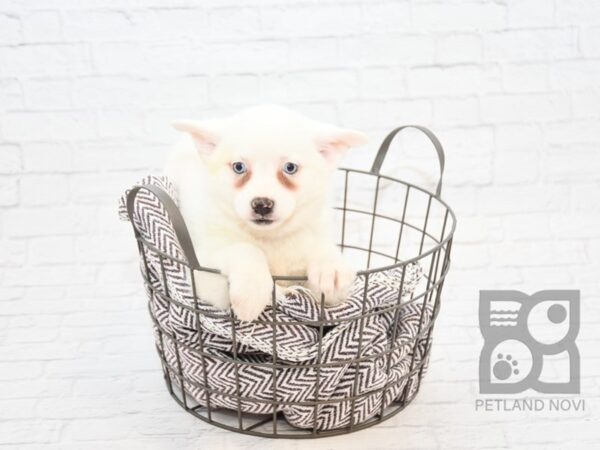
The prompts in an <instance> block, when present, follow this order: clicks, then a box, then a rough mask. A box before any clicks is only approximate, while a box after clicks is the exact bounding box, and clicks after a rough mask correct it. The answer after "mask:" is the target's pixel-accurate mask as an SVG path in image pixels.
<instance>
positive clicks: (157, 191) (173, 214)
mask: <svg viewBox="0 0 600 450" xmlns="http://www.w3.org/2000/svg"><path fill="white" fill-rule="evenodd" d="M141 189H146V190H147V191H150V192H151V193H152V194H154V195H155V196H156V198H157V199H158V200H159V201H160V202H161V203H162V205H163V206H164V208H165V210H166V211H167V215H168V217H169V219H170V220H171V224H172V225H173V230H174V231H175V236H176V237H177V240H178V241H179V246H180V247H181V250H182V251H183V254H184V256H185V258H186V259H187V262H188V264H189V265H190V267H191V268H193V269H198V268H200V264H198V259H197V258H196V252H195V251H194V245H193V244H192V238H191V237H190V233H189V231H188V228H187V226H186V224H185V221H184V220H183V216H182V215H181V212H180V211H179V208H178V207H177V205H176V204H175V201H173V199H172V198H171V197H170V196H169V194H167V193H166V192H165V191H164V190H163V189H161V188H160V187H158V186H155V185H152V184H143V185H137V186H135V187H134V188H133V189H131V190H130V191H129V193H128V194H127V215H128V216H129V221H130V222H131V225H132V226H133V230H134V232H135V235H136V238H139V237H140V233H139V231H138V230H137V228H136V227H135V222H134V220H133V216H134V214H135V208H134V205H135V198H136V196H137V195H138V192H139V191H140V190H141Z"/></svg>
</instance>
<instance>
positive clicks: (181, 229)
mask: <svg viewBox="0 0 600 450" xmlns="http://www.w3.org/2000/svg"><path fill="white" fill-rule="evenodd" d="M337 170H338V171H341V172H345V173H346V174H348V173H358V174H362V175H370V176H373V177H376V178H378V179H380V178H381V179H385V180H389V181H393V182H396V183H400V184H403V185H405V186H407V187H409V188H411V189H416V190H418V191H421V192H422V193H424V194H427V195H428V196H429V201H431V200H433V199H435V200H436V201H437V202H438V203H439V204H441V205H442V206H443V207H444V208H445V209H446V212H447V214H448V215H449V216H450V217H451V221H452V223H451V228H450V230H449V231H448V233H447V235H446V237H444V238H443V239H442V240H441V241H440V242H438V243H436V244H435V245H433V246H432V247H431V248H430V249H428V250H426V251H424V252H421V253H419V254H418V255H416V256H413V257H411V258H408V259H405V260H402V261H399V262H397V263H394V264H389V265H385V266H379V267H373V268H370V269H363V270H358V271H357V272H356V275H357V276H361V275H363V276H369V275H370V274H373V273H378V272H384V271H388V270H392V269H397V268H401V267H405V266H407V265H409V264H412V263H415V262H417V261H419V260H421V259H424V258H426V257H427V256H429V255H431V254H432V253H434V252H436V251H438V250H439V249H440V248H442V247H443V246H444V245H447V244H448V242H449V241H451V240H452V238H453V236H454V232H455V231H456V215H455V214H454V211H453V210H452V208H451V207H450V206H449V205H448V203H446V202H445V201H444V200H442V198H441V196H438V195H436V194H434V193H433V192H430V191H428V190H427V189H425V188H423V187H420V186H417V185H416V184H414V183H409V182H408V181H404V180H401V179H399V178H395V177H391V176H389V175H383V174H380V173H374V172H371V171H368V170H362V169H355V168H349V167H339V168H337ZM141 189H146V190H148V191H151V192H152V193H153V194H155V195H156V196H157V197H159V200H160V201H161V202H162V203H163V205H164V207H165V209H166V211H167V214H168V216H169V219H170V221H171V223H172V225H173V230H174V231H175V235H176V236H177V239H178V241H179V243H180V246H181V249H182V251H183V254H184V257H185V259H186V260H187V261H179V262H182V263H184V264H185V265H187V266H188V267H190V268H191V269H192V270H196V271H200V272H210V273H215V274H220V275H223V276H225V275H224V274H223V273H222V272H221V271H220V270H218V269H214V268H211V267H208V266H203V265H201V264H200V263H199V262H198V259H197V256H196V251H195V249H194V246H193V243H192V240H191V237H190V234H189V231H188V227H187V224H186V223H185V220H184V218H183V216H182V214H181V211H180V210H179V207H178V206H177V204H176V203H175V201H174V199H172V198H171V196H170V195H169V194H168V193H167V192H165V191H164V190H163V189H162V188H161V187H159V186H156V185H150V184H138V185H136V186H134V188H132V189H131V190H130V191H129V193H128V194H127V202H126V203H127V214H128V216H129V220H130V222H131V223H132V225H134V226H133V228H134V230H135V234H136V238H137V239H138V240H141V241H143V242H144V243H148V242H147V241H146V240H145V239H144V238H143V237H142V236H141V235H140V233H139V232H138V230H137V229H136V227H135V223H134V220H133V216H134V204H135V197H136V195H137V193H138V192H139V191H140V190H141ZM161 253H162V252H161ZM164 256H165V257H168V258H171V259H174V260H177V258H175V257H174V256H173V255H168V254H164ZM271 276H272V277H273V279H275V280H277V281H281V280H285V281H306V280H307V277H306V276H299V275H278V274H271Z"/></svg>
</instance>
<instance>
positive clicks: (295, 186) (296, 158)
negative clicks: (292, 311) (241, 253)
mask: <svg viewBox="0 0 600 450" xmlns="http://www.w3.org/2000/svg"><path fill="white" fill-rule="evenodd" d="M173 126H174V127H175V128H176V129H177V130H180V131H183V132H186V133H189V135H190V136H191V137H192V139H193V142H194V144H195V147H196V150H197V152H198V154H199V156H200V158H201V159H202V160H203V161H204V163H205V164H206V167H207V168H208V173H209V176H210V178H211V180H210V183H209V185H210V186H211V188H212V193H211V195H212V196H213V197H214V198H215V199H216V200H217V201H216V202H215V204H216V205H218V206H219V207H221V208H223V209H224V211H225V212H227V213H230V215H231V216H232V217H234V218H235V220H237V221H240V222H241V223H242V224H243V225H244V226H246V227H248V228H249V229H250V230H251V231H252V232H254V233H255V234H262V233H275V232H277V231H283V230H285V229H286V228H290V227H292V226H293V225H295V226H296V227H297V226H299V225H301V224H302V223H305V222H306V221H310V220H311V219H313V220H314V219H315V216H316V215H317V214H318V213H319V211H320V209H321V208H323V207H324V206H325V204H326V202H325V199H326V196H327V184H328V181H329V177H330V174H331V173H332V171H333V169H335V167H336V163H337V161H338V160H339V159H340V157H341V156H342V155H343V154H344V152H345V151H346V150H347V149H349V148H350V147H354V146H358V145H361V144H364V143H365V142H366V136H365V135H364V134H362V133H360V132H358V131H353V130H348V129H344V128H338V127H335V126H332V125H325V124H321V123H317V122H314V121H312V120H309V119H307V118H305V117H303V116H301V115H299V114H297V113H294V112H292V111H290V110H287V109H285V108H281V107H276V106H270V105H265V106H259V107H255V108H250V109H247V110H244V111H242V112H240V113H238V114H236V115H235V116H233V117H231V118H229V119H222V120H206V121H190V120H182V121H176V122H174V123H173Z"/></svg>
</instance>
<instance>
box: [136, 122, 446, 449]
mask: <svg viewBox="0 0 600 450" xmlns="http://www.w3.org/2000/svg"><path fill="white" fill-rule="evenodd" d="M406 128H415V129H417V130H419V131H421V132H423V133H424V134H425V135H426V136H427V137H428V138H429V140H430V141H431V143H432V144H433V146H434V148H435V150H436V152H437V155H438V158H439V165H440V179H439V182H438V184H437V188H436V190H435V193H431V192H428V191H427V190H425V189H423V188H420V187H417V186H415V185H413V184H410V183H407V182H404V181H402V180H399V179H396V178H392V177H389V176H385V175H382V174H380V169H381V166H382V164H383V162H384V159H385V157H386V154H387V152H388V149H389V146H390V144H391V142H392V140H393V138H394V137H395V136H396V134H398V133H399V132H400V131H402V130H404V129H406ZM443 170H444V152H443V149H442V146H441V144H440V142H439V140H438V139H437V138H436V137H435V135H434V134H433V133H431V131H429V130H427V129H426V128H423V127H420V126H412V125H409V126H403V127H399V128H397V129H395V130H393V131H392V132H391V133H390V134H389V135H388V136H387V137H386V138H385V140H384V141H383V143H382V144H381V147H380V148H379V151H378V153H377V155H376V158H375V161H374V163H373V165H372V167H371V170H370V171H361V170H355V169H339V170H338V173H337V176H338V178H337V181H338V182H339V186H340V187H341V189H339V193H340V194H339V195H338V197H337V199H336V205H335V207H334V211H335V215H336V219H337V222H338V224H339V228H338V229H339V233H340V234H339V246H340V248H341V250H342V252H343V253H344V254H345V257H348V258H351V259H354V260H355V261H358V262H359V263H360V264H362V267H364V269H363V270H361V271H359V273H358V281H357V283H359V287H360V289H359V290H358V291H356V292H357V294H356V295H357V296H359V300H360V304H361V305H362V307H361V308H362V309H360V310H359V311H358V313H356V314H353V315H351V316H350V317H346V318H342V319H340V318H337V319H335V318H334V319H332V318H331V317H329V316H327V308H326V307H325V298H324V297H323V296H321V298H320V299H319V300H317V302H316V303H317V304H316V307H317V308H316V310H317V311H318V316H317V317H316V318H314V320H311V321H305V320H290V319H286V320H285V321H282V320H281V319H280V318H279V317H278V316H277V314H276V311H277V308H278V307H279V306H278V304H277V299H276V295H275V290H274V291H273V296H272V304H271V307H270V312H267V313H264V314H263V315H261V317H260V318H259V320H257V321H256V323H255V325H256V326H257V327H259V329H260V327H261V326H262V327H263V329H266V330H270V333H271V334H270V337H269V339H270V340H269V342H270V345H271V346H272V348H271V349H270V351H268V349H267V351H260V350H257V349H256V348H251V347H252V346H249V345H248V342H247V339H245V337H244V336H245V335H243V334H242V327H243V324H241V323H240V322H239V321H237V320H236V319H235V316H234V314H233V313H232V312H219V313H215V312H211V311H210V310H208V309H207V308H206V307H205V304H204V303H203V302H202V301H201V299H200V298H198V296H197V295H196V287H195V286H196V284H195V279H196V276H197V274H198V272H206V273H211V274H215V276H218V271H217V270H214V269H211V268H206V267H202V266H201V265H200V264H199V263H198V260H197V259H196V255H195V252H194V249H193V246H192V241H191V239H190V236H189V233H188V230H187V228H186V225H185V223H184V221H183V218H182V216H181V214H180V212H179V210H178V208H177V206H176V203H175V202H174V200H173V199H172V198H171V197H170V196H169V195H168V194H167V193H166V192H165V191H164V190H162V189H160V188H157V187H156V186H136V187H134V188H133V189H131V190H130V191H129V192H128V194H127V198H126V207H127V214H128V216H129V220H130V221H131V223H132V224H133V228H134V233H135V236H136V239H137V243H138V248H139V252H140V261H141V271H142V275H143V277H144V282H145V287H146V291H147V293H148V297H149V304H148V307H149V308H148V309H149V312H150V316H151V318H152V321H153V324H154V330H155V338H156V348H157V352H158V355H159V357H160V359H161V363H162V367H163V372H164V378H165V381H166V384H167V388H168V390H169V392H170V394H171V395H172V397H173V398H174V399H175V400H176V401H177V403H179V404H180V405H181V406H182V407H183V408H184V409H185V410H186V411H187V412H188V413H190V414H192V415H194V416H196V417H197V418H199V419H201V420H203V421H205V422H208V423H210V424H212V425H216V426H218V427H221V428H224V429H227V430H231V431H236V432H240V433H244V434H251V435H256V436H263V437H272V438H315V437H324V436H331V435H337V434H343V433H348V432H352V431H356V430H360V429H363V428H367V427H369V426H372V425H374V424H377V423H379V422H382V421H384V420H386V419H388V418H390V417H392V416H394V415H395V414H397V413H398V412H400V411H401V410H402V409H404V408H405V407H406V406H407V405H408V404H409V403H410V402H411V401H412V399H413V398H414V397H415V395H416V394H417V392H418V391H419V388H420V385H421V380H422V377H423V374H424V372H425V369H426V366H427V362H428V359H429V352H430V349H431V341H432V339H431V338H432V331H433V327H434V323H435V319H436V317H437V315H438V312H439V309H440V298H441V292H442V287H443V284H444V280H445V277H446V275H447V273H448V270H449V264H450V250H451V247H452V239H453V235H454V230H455V227H456V217H455V215H454V213H453V212H452V210H451V209H450V207H449V206H448V205H447V204H446V203H445V202H444V201H443V200H441V198H440V195H441V188H442V175H443ZM143 192H145V193H146V195H149V196H150V197H148V198H147V199H146V200H147V201H148V203H151V204H152V207H155V208H159V209H160V211H161V213H160V214H161V215H164V221H163V220H162V219H160V220H159V222H158V225H156V224H155V225H154V227H155V229H154V231H153V233H155V234H159V238H158V240H159V241H160V242H163V241H164V240H165V239H163V235H162V233H165V230H171V229H172V230H173V232H174V236H175V239H174V242H175V243H174V244H172V243H169V244H168V245H167V244H165V247H163V248H161V246H160V245H158V244H157V243H156V242H157V241H151V240H150V239H148V238H147V235H148V234H147V232H148V230H147V229H144V227H146V228H148V227H149V225H148V218H147V217H136V210H135V205H136V202H137V201H139V198H140V197H142V196H141V195H140V193H143ZM161 239H162V240H161ZM157 268H158V270H157ZM415 268H417V269H418V270H419V271H420V272H419V273H421V274H422V276H421V277H420V278H419V281H418V283H417V284H415V285H414V286H412V288H411V289H410V292H408V293H407V292H405V291H406V284H407V283H408V281H406V280H407V275H406V274H407V273H408V272H409V271H412V272H414V271H415ZM174 273H177V274H179V275H180V276H179V278H175V277H173V274H174ZM182 274H183V278H182V276H181V275H182ZM382 277H384V278H385V277H387V279H388V280H389V279H392V280H394V281H395V283H396V284H395V285H394V289H395V290H397V293H394V301H392V302H389V301H388V302H387V303H385V304H381V305H378V306H377V307H373V308H371V307H369V308H367V307H366V306H365V305H367V304H368V303H369V302H370V301H371V300H372V299H371V298H370V297H369V296H370V295H371V294H370V293H371V292H372V291H371V290H370V289H371V287H372V286H373V285H374V283H375V281H374V280H377V279H382ZM273 281H274V283H282V282H285V283H287V284H290V283H302V282H304V281H306V277H292V276H282V275H275V276H273ZM388 284H389V283H388ZM181 285H186V286H187V288H189V289H191V291H190V292H189V295H188V301H186V300H185V299H184V298H182V296H181V295H176V291H177V290H178V289H179V288H180V287H181ZM388 287H389V286H388ZM405 294H406V295H405ZM319 302H320V304H319ZM369 304H370V303H369ZM406 311H412V313H413V316H410V317H412V318H413V319H412V320H413V332H412V333H410V334H409V335H405V336H404V337H403V339H404V340H400V337H399V334H401V333H403V331H398V330H402V325H403V323H404V321H406V320H409V319H406V317H407V316H406V315H405V312H406ZM415 311H416V315H415V314H414V313H415ZM213 318H216V319H214V320H220V321H221V322H220V323H221V326H222V328H225V332H226V333H228V334H227V336H229V337H230V341H231V342H228V343H224V342H223V339H222V338H219V337H218V336H216V337H215V336H214V335H211V334H210V333H207V331H206V329H205V328H203V325H202V324H205V323H206V321H207V320H212V319H213ZM415 318H416V319H415ZM373 320H379V321H380V322H381V323H384V324H385V331H383V332H382V334H384V335H385V336H384V337H385V339H384V340H383V341H382V342H383V344H381V345H380V346H374V347H373V346H372V347H370V350H369V351H370V353H368V354H367V353H366V350H365V349H366V348H367V347H366V346H367V344H366V342H367V339H368V338H367V337H366V336H367V333H368V332H369V333H371V334H370V335H369V336H372V335H373V333H372V326H371V325H370V324H372V321H373ZM223 324H225V325H223ZM247 324H248V323H246V325H247ZM294 327H304V328H303V329H308V330H309V331H311V332H312V333H313V335H314V336H315V343H316V347H315V352H316V353H315V355H316V356H315V357H314V358H312V359H310V360H302V361H299V360H289V359H286V358H285V356H282V352H281V348H282V345H283V344H281V342H278V338H279V336H280V335H281V333H282V330H284V331H285V330H289V329H294ZM338 327H340V328H338ZM343 327H346V328H343ZM348 327H354V328H353V329H354V330H355V333H357V334H356V335H355V336H354V337H355V338H356V339H355V342H354V345H355V347H357V351H356V354H355V355H354V356H352V357H351V358H350V359H345V360H343V361H341V362H340V361H338V360H335V361H325V356H324V355H325V352H326V350H325V344H324V342H326V341H328V339H329V338H328V336H330V337H331V336H332V334H330V333H332V330H335V329H349V328H348ZM333 334H335V333H333ZM407 336H409V337H407ZM329 340H330V339H329ZM209 345H210V346H211V347H210V348H209ZM219 345H221V346H223V345H224V346H225V347H223V349H224V350H223V351H220V352H216V351H213V350H212V349H213V348H214V346H216V348H220V347H218V346H219ZM398 352H403V353H402V355H403V356H402V358H403V359H402V360H399V359H396V360H397V361H401V363H402V364H401V366H402V371H401V372H397V371H396V369H397V367H396V365H395V364H396V363H394V365H392V363H391V361H392V360H393V358H392V357H393V356H394V355H398V354H399V353H398ZM396 360H394V361H396ZM223 364H227V365H228V366H227V367H229V368H230V371H229V373H227V374H224V375H222V376H221V375H220V374H218V375H217V374H215V371H217V370H219V367H220V366H219V365H223ZM370 364H371V366H370ZM375 366H376V367H377V370H378V372H377V374H378V379H377V380H375V381H372V380H365V379H364V378H365V373H366V374H367V375H368V376H369V377H370V376H371V375H372V373H371V372H368V371H367V372H365V367H375ZM336 368H341V369H343V370H344V377H345V378H343V379H342V378H340V380H339V383H340V384H343V389H342V390H341V391H340V392H342V394H339V392H338V394H335V395H330V396H325V394H324V392H325V391H326V390H327V384H328V383H330V379H328V378H327V376H328V374H331V373H335V370H336ZM341 369H340V370H341ZM300 371H302V372H300ZM295 373H302V374H303V376H304V378H305V379H306V378H307V377H308V379H309V382H308V383H309V386H308V387H309V389H308V390H307V392H308V394H307V395H305V396H304V397H302V398H299V397H298V398H296V397H295V396H294V395H293V393H292V395H291V396H290V395H287V396H284V395H283V394H282V392H281V386H282V383H284V381H283V377H286V379H287V378H288V376H289V375H290V374H295ZM392 373H393V374H394V376H392ZM398 373H400V375H398ZM258 374H260V375H261V376H263V378H262V379H261V380H262V381H261V383H262V384H266V385H267V386H266V387H265V388H264V389H263V390H261V394H256V395H254V394H253V395H248V394H247V393H245V392H246V384H247V377H256V376H258ZM228 377H229V378H230V381H231V383H230V384H229V386H228V387H224V386H226V384H224V383H225V381H224V380H225V379H226V378H228ZM264 377H266V378H264ZM365 383H366V384H367V385H369V384H370V385H373V386H376V388H374V389H370V390H369V391H368V392H363V391H362V388H361V386H363V385H364V384H365ZM340 389H341V388H340ZM336 392H337V391H336ZM290 411H295V412H297V411H301V412H302V414H304V416H303V422H298V421H296V422H294V421H293V420H292V421H290V420H289V417H290V415H291V414H288V413H290ZM327 411H335V414H336V416H335V420H334V421H333V422H331V420H330V421H329V422H327V418H326V417H325V415H326V413H327ZM340 417H341V419H340ZM298 423H301V424H302V425H301V426H299V425H298Z"/></svg>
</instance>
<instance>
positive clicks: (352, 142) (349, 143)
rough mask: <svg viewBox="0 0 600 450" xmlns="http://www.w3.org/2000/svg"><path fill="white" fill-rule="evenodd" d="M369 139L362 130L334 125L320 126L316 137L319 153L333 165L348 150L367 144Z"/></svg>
mask: <svg viewBox="0 0 600 450" xmlns="http://www.w3.org/2000/svg"><path fill="white" fill-rule="evenodd" d="M368 140H369V139H368V138H367V135H366V134H364V133H361V132H360V131H356V130H350V129H347V128H338V127H334V126H320V127H319V130H318V132H317V137H316V142H317V149H318V150H319V153H321V155H322V156H323V158H325V160H327V161H328V162H329V163H330V164H332V165H335V164H336V163H337V161H338V160H339V159H340V158H341V157H342V156H343V155H344V153H346V150H348V149H349V148H351V147H358V146H359V145H363V144H366V143H367V141H368Z"/></svg>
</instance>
